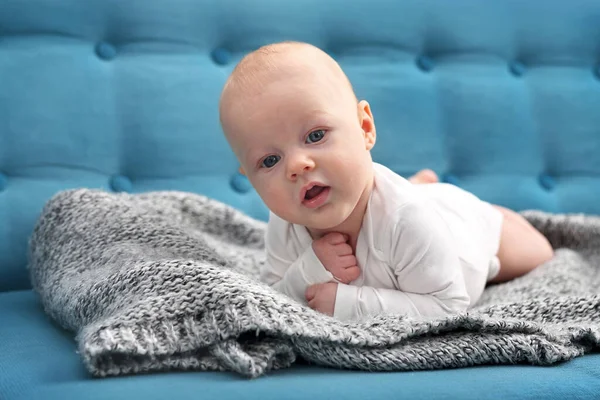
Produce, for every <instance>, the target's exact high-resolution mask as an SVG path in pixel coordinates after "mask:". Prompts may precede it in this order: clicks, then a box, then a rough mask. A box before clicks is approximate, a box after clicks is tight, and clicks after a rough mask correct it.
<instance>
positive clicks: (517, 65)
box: [508, 61, 527, 76]
mask: <svg viewBox="0 0 600 400" xmlns="http://www.w3.org/2000/svg"><path fill="white" fill-rule="evenodd" d="M508 70H509V71H510V73H511V74H513V75H514V76H523V75H524V74H525V71H526V70H527V68H525V64H523V63H522V62H519V61H513V62H511V63H510V64H508Z"/></svg>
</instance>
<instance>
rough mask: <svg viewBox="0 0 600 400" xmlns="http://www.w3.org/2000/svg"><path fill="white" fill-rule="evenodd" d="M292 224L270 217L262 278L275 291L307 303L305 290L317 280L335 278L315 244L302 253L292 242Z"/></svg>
mask: <svg viewBox="0 0 600 400" xmlns="http://www.w3.org/2000/svg"><path fill="white" fill-rule="evenodd" d="M291 229H292V227H291V224H289V223H288V222H286V221H283V220H281V219H279V217H277V216H271V218H270V219H269V225H268V227H267V232H266V235H265V248H266V252H267V260H266V263H265V265H264V266H263V268H262V269H261V271H260V279H261V281H262V282H265V283H266V284H268V285H269V286H271V287H272V288H274V289H275V290H277V291H279V292H282V293H283V294H285V295H287V296H289V297H291V298H293V299H294V300H296V301H298V302H300V303H302V304H306V297H305V295H304V294H305V292H306V289H307V288H308V287H309V286H311V285H314V284H317V283H325V282H330V281H332V280H333V279H334V278H333V275H332V274H331V273H330V272H329V271H327V270H326V269H325V267H324V266H323V264H322V263H321V261H320V260H319V258H318V257H317V255H316V254H315V252H314V250H313V248H312V245H309V246H308V247H307V248H306V249H304V250H303V251H302V252H300V253H299V252H297V251H295V250H294V248H295V247H296V246H294V244H293V243H291V241H290V235H291V232H290V231H291Z"/></svg>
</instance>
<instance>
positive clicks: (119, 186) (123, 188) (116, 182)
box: [110, 175, 133, 193]
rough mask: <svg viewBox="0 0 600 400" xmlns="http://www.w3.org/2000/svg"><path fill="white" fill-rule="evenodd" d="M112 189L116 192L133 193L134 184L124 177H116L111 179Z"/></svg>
mask: <svg viewBox="0 0 600 400" xmlns="http://www.w3.org/2000/svg"><path fill="white" fill-rule="evenodd" d="M110 188H111V189H112V190H113V191H115V192H128V193H129V192H131V191H132V190H133V184H132V183H131V179H129V178H128V177H126V176H123V175H115V176H113V177H112V178H110Z"/></svg>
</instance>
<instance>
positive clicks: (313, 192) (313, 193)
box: [304, 186, 327, 200]
mask: <svg viewBox="0 0 600 400" xmlns="http://www.w3.org/2000/svg"><path fill="white" fill-rule="evenodd" d="M326 188H327V187H326V186H313V187H312V188H311V189H310V190H307V191H306V194H305V195H304V200H311V199H314V198H315V197H317V196H318V195H320V194H321V193H323V190H325V189H326Z"/></svg>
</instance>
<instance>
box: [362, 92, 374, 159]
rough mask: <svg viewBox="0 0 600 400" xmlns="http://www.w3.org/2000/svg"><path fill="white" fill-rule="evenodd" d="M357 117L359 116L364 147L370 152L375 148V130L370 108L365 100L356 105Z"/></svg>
mask: <svg viewBox="0 0 600 400" xmlns="http://www.w3.org/2000/svg"><path fill="white" fill-rule="evenodd" d="M358 115H359V116H360V119H359V122H360V127H361V128H362V130H363V134H364V136H365V146H366V149H367V150H371V149H372V148H373V146H375V140H376V137H377V134H376V130H375V119H374V118H373V114H372V113H371V106H370V105H369V103H368V102H367V101H366V100H361V101H360V102H359V103H358Z"/></svg>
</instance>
